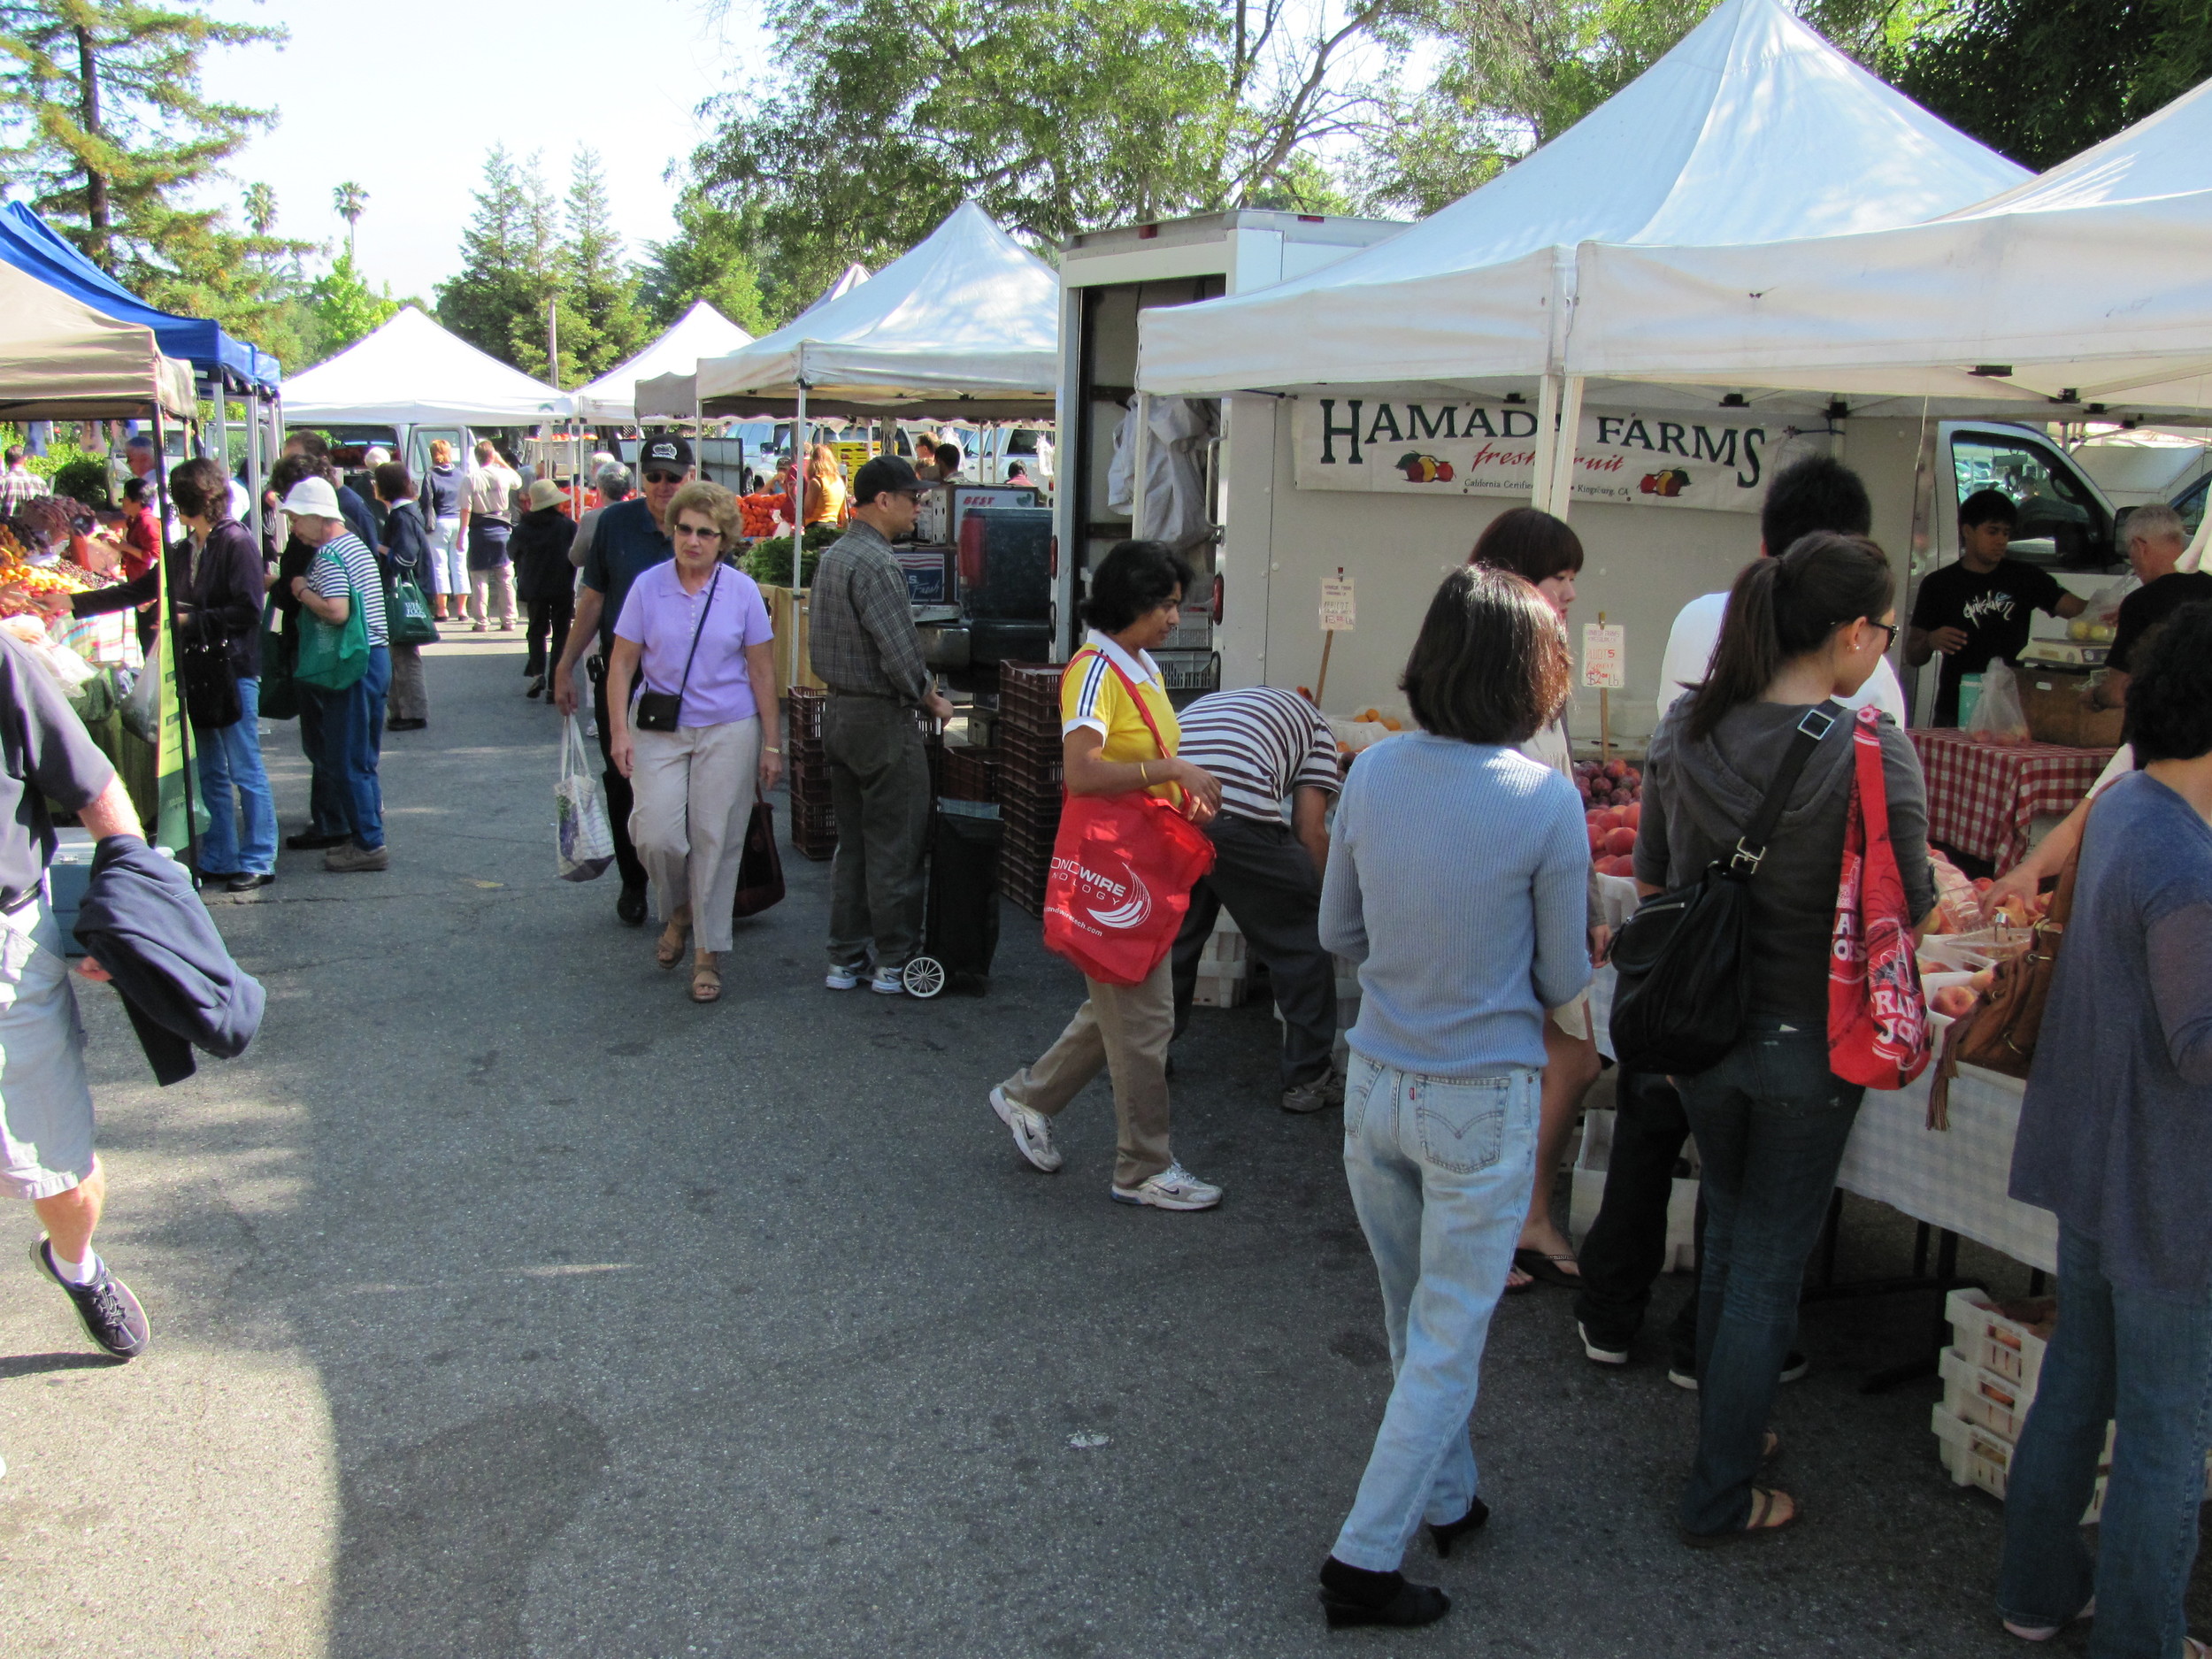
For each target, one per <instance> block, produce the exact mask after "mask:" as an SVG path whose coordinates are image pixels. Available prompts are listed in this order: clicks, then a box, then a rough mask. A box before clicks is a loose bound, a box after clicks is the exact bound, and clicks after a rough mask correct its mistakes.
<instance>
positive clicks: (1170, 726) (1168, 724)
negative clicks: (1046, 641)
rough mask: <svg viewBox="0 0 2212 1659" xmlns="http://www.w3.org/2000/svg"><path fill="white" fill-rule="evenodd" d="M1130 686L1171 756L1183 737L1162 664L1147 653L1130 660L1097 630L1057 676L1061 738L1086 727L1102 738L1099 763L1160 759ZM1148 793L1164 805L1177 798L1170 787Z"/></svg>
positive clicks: (1127, 654) (1156, 788)
mask: <svg viewBox="0 0 2212 1659" xmlns="http://www.w3.org/2000/svg"><path fill="white" fill-rule="evenodd" d="M1116 668H1118V669H1120V670H1121V673H1120V674H1117V673H1116V672H1114V669H1116ZM1122 674H1126V675H1127V676H1128V677H1129V680H1128V684H1124V683H1123V680H1122ZM1130 685H1133V686H1135V687H1136V688H1137V695H1138V696H1140V697H1141V698H1143V699H1144V710H1145V713H1146V714H1149V715H1150V716H1151V717H1152V724H1153V725H1154V726H1157V727H1159V730H1160V743H1164V744H1165V745H1166V746H1167V749H1166V752H1167V753H1168V754H1170V755H1172V754H1173V753H1174V752H1175V746H1176V744H1177V743H1178V742H1179V741H1181V739H1182V729H1181V728H1180V727H1179V726H1177V724H1176V722H1175V707H1174V705H1173V704H1172V703H1170V702H1169V701H1168V699H1167V682H1166V681H1165V680H1164V679H1162V678H1161V675H1160V665H1159V664H1157V663H1156V662H1154V661H1153V660H1152V654H1151V653H1150V652H1149V651H1139V652H1137V653H1136V654H1135V655H1134V656H1132V655H1131V654H1130V653H1129V652H1127V651H1125V650H1124V649H1122V648H1121V647H1120V646H1118V645H1117V644H1115V643H1114V641H1111V640H1110V639H1109V638H1107V637H1106V635H1104V634H1101V633H1099V632H1098V630H1097V629H1095V628H1094V629H1092V630H1091V631H1090V633H1089V634H1088V635H1087V637H1086V638H1085V640H1084V641H1083V649H1081V650H1079V651H1078V652H1077V653H1076V654H1075V657H1074V659H1073V660H1072V661H1071V662H1070V663H1069V664H1068V672H1066V673H1065V674H1064V675H1063V676H1061V680H1060V734H1061V735H1062V736H1063V737H1065V736H1067V735H1068V734H1069V733H1071V732H1075V731H1078V730H1079V729H1081V728H1083V727H1088V728H1089V729H1090V730H1092V731H1094V732H1096V733H1098V734H1099V735H1100V736H1101V737H1102V738H1103V739H1104V740H1105V742H1104V744H1103V746H1102V748H1101V749H1100V750H1099V758H1100V759H1101V760H1115V761H1131V762H1134V761H1144V760H1156V759H1158V758H1159V757H1160V754H1161V749H1160V744H1159V743H1155V742H1154V741H1152V733H1151V732H1150V731H1149V730H1148V729H1147V727H1146V726H1145V723H1144V715H1142V714H1140V713H1138V712H1137V705H1136V703H1134V702H1133V701H1132V700H1131V698H1130V695H1129V686H1130ZM1152 793H1153V794H1154V795H1158V796H1160V797H1161V798H1162V799H1164V800H1168V801H1174V800H1178V799H1179V798H1180V795H1181V792H1180V791H1179V790H1178V789H1177V788H1176V787H1175V786H1174V785H1173V784H1165V783H1164V784H1156V785H1155V786H1153V789H1152Z"/></svg>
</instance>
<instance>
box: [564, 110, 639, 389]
mask: <svg viewBox="0 0 2212 1659" xmlns="http://www.w3.org/2000/svg"><path fill="white" fill-rule="evenodd" d="M567 205H568V241H567V243H566V245H565V247H564V248H563V249H562V250H561V256H560V262H559V263H560V319H561V342H560V343H561V362H562V370H563V372H564V373H568V374H572V375H573V376H574V379H573V380H557V381H556V382H555V383H556V384H557V385H561V386H568V385H581V384H582V383H583V382H584V381H586V380H592V379H595V378H596V377H597V376H599V375H601V374H603V373H606V372H607V371H608V370H609V369H611V368H612V367H614V365H616V364H618V363H619V362H621V361H622V360H623V359H624V358H625V357H628V356H630V355H631V353H633V352H634V351H635V350H636V349H638V347H639V346H641V345H642V344H643V343H644V341H645V319H644V317H643V316H642V315H641V313H640V311H639V310H638V300H637V291H638V281H637V278H636V276H635V275H634V274H633V273H631V272H630V271H628V270H626V268H625V267H624V265H623V262H622V238H621V237H620V236H619V235H618V234H616V231H615V228H614V211H613V208H612V206H611V204H610V203H609V201H608V199H607V180H606V175H605V174H604V173H602V172H601V171H600V167H599V156H598V152H597V151H595V150H591V149H589V148H579V149H578V150H577V151H576V155H575V157H574V159H573V161H572V163H571V164H570V169H569V186H568V204H567ZM572 319H573V320H572Z"/></svg>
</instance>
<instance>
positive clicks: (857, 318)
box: [697, 202, 1060, 420]
mask: <svg viewBox="0 0 2212 1659" xmlns="http://www.w3.org/2000/svg"><path fill="white" fill-rule="evenodd" d="M1059 347H1060V279H1059V277H1058V275H1057V274H1056V273H1055V272H1054V271H1053V269H1052V267H1051V266H1050V265H1047V264H1045V262H1044V261H1043V260H1041V259H1040V258H1038V257H1036V255H1034V254H1033V253H1031V252H1030V251H1029V250H1027V249H1025V248H1024V247H1022V245H1021V244H1020V243H1018V242H1016V241H1015V240H1014V239H1013V238H1012V237H1010V236H1009V235H1008V234H1006V233H1005V232H1004V231H1002V230H1001V229H1000V228H999V227H997V226H996V225H995V224H993V223H992V222H991V219H990V217H989V215H987V214H986V213H985V212H984V211H983V210H982V209H981V208H979V207H978V206H976V204H974V203H972V202H964V203H963V204H961V205H960V206H959V207H957V208H956V209H954V210H953V212H952V215H951V217H949V219H946V220H945V222H944V223H943V224H941V225H940V226H939V227H937V228H936V229H935V230H934V231H933V232H931V233H930V234H929V236H928V238H927V239H926V241H924V242H921V243H920V244H919V245H918V246H916V247H914V248H911V249H910V250H908V251H907V252H905V253H904V254H902V255H901V256H900V257H898V258H896V259H895V260H893V261H892V262H891V263H890V264H889V265H886V266H885V267H884V268H883V269H882V270H881V271H879V272H878V273H876V274H875V275H874V276H872V277H870V278H869V279H868V280H866V281H865V282H863V283H861V284H859V285H858V286H857V287H856V288H852V289H850V290H849V291H848V292H847V293H845V294H842V295H841V296H838V297H837V298H835V299H833V300H831V301H829V302H828V303H826V304H825V305H823V306H821V307H820V309H818V310H816V311H808V312H807V313H805V314H804V315H803V316H802V317H800V318H799V319H796V320H795V321H793V322H790V323H787V324H786V325H785V326H783V327H781V328H779V329H778V330H777V331H776V332H775V333H773V334H769V335H767V336H766V337H765V338H764V339H760V340H757V341H755V342H753V343H752V344H751V345H749V346H747V347H746V348H745V349H743V350H741V351H739V352H736V353H734V354H733V355H732V356H729V357H714V358H710V359H707V360H706V361H704V362H702V363H701V364H700V365H699V367H698V387H697V391H698V400H699V405H700V407H701V408H702V409H703V411H704V412H705V413H707V414H710V415H787V414H791V413H793V412H794V411H795V407H796V399H797V396H798V393H799V388H800V387H801V386H802V384H803V385H804V387H805V388H806V402H807V407H808V408H809V410H810V411H812V412H814V413H817V414H824V415H828V414H869V413H896V414H902V415H913V416H916V417H921V416H932V417H935V418H938V419H963V418H964V419H976V420H989V419H1018V418H1021V417H1024V416H1026V417H1030V418H1035V417H1037V416H1039V415H1041V414H1042V413H1043V412H1044V411H1047V410H1048V409H1050V408H1051V406H1052V399H1053V394H1054V390H1055V388H1056V384H1057V381H1058V377H1059Z"/></svg>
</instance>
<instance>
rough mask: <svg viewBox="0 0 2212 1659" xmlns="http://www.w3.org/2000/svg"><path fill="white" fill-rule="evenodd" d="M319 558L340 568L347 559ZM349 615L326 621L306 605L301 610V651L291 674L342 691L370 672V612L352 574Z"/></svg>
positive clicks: (303, 682)
mask: <svg viewBox="0 0 2212 1659" xmlns="http://www.w3.org/2000/svg"><path fill="white" fill-rule="evenodd" d="M317 557H318V561H320V560H321V559H329V560H330V562H331V563H332V564H333V565H336V566H337V567H338V569H339V570H340V571H341V572H343V571H344V570H345V568H346V567H345V564H344V561H342V560H341V559H339V558H337V557H334V555H332V554H328V553H323V554H319V555H318V556H317ZM346 600H347V604H346V619H345V620H344V621H343V622H340V623H329V622H326V621H324V620H323V619H322V618H320V617H319V616H317V615H316V614H315V613H314V612H313V611H311V610H309V609H308V608H307V607H306V606H305V605H302V606H301V607H300V613H299V630H300V632H299V654H298V656H297V657H295V658H294V659H293V662H292V678H293V679H294V680H297V681H299V683H300V684H301V685H303V686H312V687H315V688H316V689H317V690H318V691H343V690H345V689H346V687H349V686H350V685H352V684H353V683H354V681H356V680H358V679H360V678H361V676H362V675H364V674H365V673H367V672H369V616H368V612H367V611H364V610H363V609H362V608H361V590H360V589H359V588H356V587H355V586H354V585H353V581H352V579H351V578H350V577H349V578H348V579H347V581H346Z"/></svg>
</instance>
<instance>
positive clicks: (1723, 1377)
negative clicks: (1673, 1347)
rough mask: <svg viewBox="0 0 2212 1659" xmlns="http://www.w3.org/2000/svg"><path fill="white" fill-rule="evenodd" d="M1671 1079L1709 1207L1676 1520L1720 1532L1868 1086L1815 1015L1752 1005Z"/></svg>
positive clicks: (1765, 1408) (1744, 1471) (1732, 1506)
mask: <svg viewBox="0 0 2212 1659" xmlns="http://www.w3.org/2000/svg"><path fill="white" fill-rule="evenodd" d="M1675 1081H1676V1085H1677V1087H1678V1088H1679V1089H1680V1090H1681V1093H1682V1104H1683V1106H1684V1108H1685V1110H1687V1112H1688V1113H1689V1118H1690V1131H1691V1133H1693V1134H1694V1135H1696V1136H1697V1148H1698V1153H1699V1156H1701V1157H1702V1158H1703V1160H1704V1163H1705V1175H1704V1195H1705V1206H1706V1217H1705V1254H1704V1257H1703V1259H1702V1260H1701V1262H1700V1263H1699V1266H1698V1293H1699V1300H1698V1319H1697V1359H1698V1379H1699V1383H1698V1433H1697V1460H1696V1462H1695V1463H1694V1464H1693V1465H1692V1466H1691V1470H1690V1484H1689V1487H1688V1489H1687V1490H1686V1491H1685V1492H1684V1493H1683V1494H1682V1509H1681V1520H1682V1525H1683V1526H1684V1527H1685V1528H1686V1529H1687V1530H1688V1531H1690V1532H1729V1531H1732V1530H1734V1529H1737V1528H1740V1527H1741V1526H1742V1525H1744V1523H1745V1522H1747V1520H1749V1519H1750V1518H1751V1478H1752V1476H1753V1475H1754V1474H1755V1473H1756V1472H1757V1471H1758V1467H1759V1448H1760V1442H1761V1440H1762V1438H1763V1436H1764V1434H1765V1432H1766V1426H1767V1414H1768V1412H1769V1411H1770V1409H1772V1408H1773V1405H1774V1392H1775V1390H1776V1389H1777V1388H1778V1386H1780V1384H1779V1382H1778V1378H1779V1377H1780V1376H1781V1373H1782V1362H1783V1361H1784V1359H1785V1358H1786V1357H1787V1356H1788V1354H1789V1351H1790V1341H1791V1339H1792V1338H1793V1337H1794V1336H1795V1335H1796V1334H1797V1302H1798V1297H1799V1295H1800V1294H1801V1291H1802V1290H1803V1287H1804V1280H1805V1263H1806V1261H1807V1260H1808V1258H1809V1257H1810V1256H1811V1255H1812V1253H1813V1246H1814V1244H1815V1243H1816V1241H1817V1240H1819V1237H1820V1227H1821V1223H1822V1221H1823V1220H1824V1218H1825V1217H1826V1215H1827V1212H1828V1195H1829V1194H1830V1193H1832V1192H1833V1191H1834V1190H1835V1185H1836V1170H1837V1168H1838V1167H1839V1165H1840V1164H1842V1162H1843V1147H1844V1142H1845V1141H1848V1140H1849V1139H1850V1138H1851V1125H1852V1124H1853V1122H1854V1121H1855V1120H1856V1118H1858V1115H1859V1102H1860V1100H1861V1099H1862V1098H1863V1095H1864V1094H1865V1092H1866V1091H1865V1090H1863V1089H1862V1088H1860V1087H1857V1086H1856V1085H1855V1084H1850V1083H1846V1082H1845V1081H1844V1080H1843V1079H1841V1078H1839V1077H1837V1076H1836V1075H1835V1074H1834V1073H1832V1071H1829V1070H1828V1025H1827V1021H1826V1019H1825V1018H1821V1019H1818V1020H1807V1021H1801V1022H1784V1021H1782V1020H1779V1019H1775V1018H1767V1017H1763V1016H1758V1015H1755V1016H1753V1018H1752V1019H1751V1022H1750V1024H1749V1025H1747V1027H1746V1028H1745V1031H1744V1034H1743V1037H1742V1040H1741V1041H1739V1042H1738V1043H1737V1044H1736V1046H1735V1047H1734V1048H1732V1049H1730V1050H1729V1051H1728V1053H1727V1055H1726V1056H1724V1058H1723V1059H1722V1060H1721V1062H1720V1064H1717V1065H1716V1066H1714V1067H1713V1068H1712V1070H1710V1071H1702V1072H1700V1073H1699V1074H1698V1075H1697V1076H1695V1077H1684V1078H1678V1079H1675Z"/></svg>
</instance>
